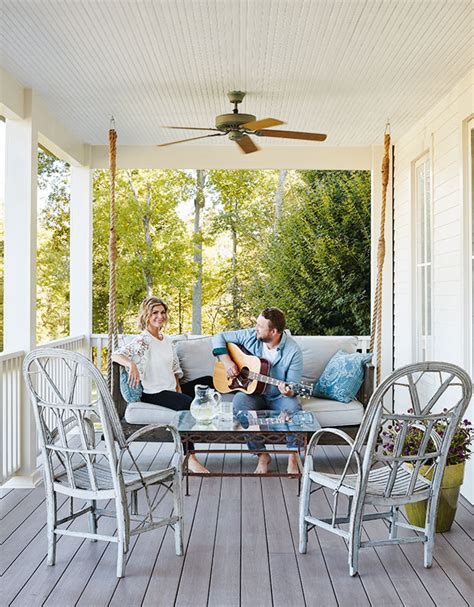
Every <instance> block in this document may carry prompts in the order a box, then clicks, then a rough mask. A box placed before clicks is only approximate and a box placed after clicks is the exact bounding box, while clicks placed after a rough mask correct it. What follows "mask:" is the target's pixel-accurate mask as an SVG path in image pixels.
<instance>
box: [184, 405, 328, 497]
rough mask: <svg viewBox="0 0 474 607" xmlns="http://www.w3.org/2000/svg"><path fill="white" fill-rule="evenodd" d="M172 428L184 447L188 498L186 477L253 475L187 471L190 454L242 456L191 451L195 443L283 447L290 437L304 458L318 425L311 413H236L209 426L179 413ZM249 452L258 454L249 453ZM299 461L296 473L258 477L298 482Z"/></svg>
mask: <svg viewBox="0 0 474 607" xmlns="http://www.w3.org/2000/svg"><path fill="white" fill-rule="evenodd" d="M176 426H177V428H178V431H179V433H180V435H181V440H182V442H183V446H185V447H186V456H185V459H184V466H183V475H184V476H185V477H186V495H189V477H190V476H254V473H253V472H226V471H221V472H212V471H211V472H209V474H204V473H198V472H191V471H190V470H189V469H188V466H187V461H188V458H189V456H190V455H191V454H192V453H242V450H241V449H195V448H194V444H195V443H205V444H216V443H217V444H231V445H242V444H245V443H247V442H248V441H249V440H252V439H255V437H256V436H258V437H259V439H261V440H263V442H264V443H265V444H271V445H285V447H286V442H287V437H288V436H294V438H295V443H296V449H297V451H298V453H299V454H300V455H303V456H304V455H305V453H306V446H307V444H308V436H311V435H312V434H313V433H314V432H316V430H319V429H320V427H321V426H320V425H319V422H318V421H317V419H316V417H315V415H314V414H312V413H308V412H304V411H298V412H297V413H296V414H293V415H291V414H286V413H279V412H277V411H248V412H239V413H238V414H237V415H234V416H233V418H232V419H228V420H222V419H220V418H215V419H214V420H212V422H211V423H208V424H203V423H198V422H197V421H196V420H195V419H194V417H193V416H192V415H191V413H190V412H189V411H180V412H179V414H178V418H177V421H176ZM249 453H257V454H258V453H261V451H250V450H249ZM279 453H295V449H289V448H287V447H286V448H281V449H276V450H274V451H272V452H271V454H272V455H273V454H279ZM298 461H299V469H300V471H299V474H297V475H295V474H288V473H287V472H280V471H278V470H271V471H269V472H267V473H266V474H262V475H259V476H287V477H291V478H295V477H296V478H298V490H299V481H300V478H301V473H302V471H303V467H302V464H301V459H300V458H298Z"/></svg>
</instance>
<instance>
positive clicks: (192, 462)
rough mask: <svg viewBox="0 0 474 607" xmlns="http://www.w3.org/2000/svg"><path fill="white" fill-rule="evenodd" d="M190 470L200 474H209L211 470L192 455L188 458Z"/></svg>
mask: <svg viewBox="0 0 474 607" xmlns="http://www.w3.org/2000/svg"><path fill="white" fill-rule="evenodd" d="M188 470H190V471H191V472H196V473H198V474H209V470H208V469H207V468H205V467H204V466H203V465H202V464H201V462H200V461H199V460H198V458H197V457H196V456H195V455H194V454H193V455H190V456H189V458H188Z"/></svg>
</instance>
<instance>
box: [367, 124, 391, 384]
mask: <svg viewBox="0 0 474 607" xmlns="http://www.w3.org/2000/svg"><path fill="white" fill-rule="evenodd" d="M389 172H390V124H389V123H387V128H386V129H385V135H384V156H383V160H382V211H381V214H380V236H379V244H378V249H377V282H376V287H375V301H374V311H373V316H372V327H371V331H370V351H371V352H373V351H374V342H375V340H376V339H377V349H376V362H375V368H376V383H377V385H378V384H379V383H380V379H381V373H382V289H383V282H382V276H383V264H384V260H385V215H386V209H387V186H388V176H389Z"/></svg>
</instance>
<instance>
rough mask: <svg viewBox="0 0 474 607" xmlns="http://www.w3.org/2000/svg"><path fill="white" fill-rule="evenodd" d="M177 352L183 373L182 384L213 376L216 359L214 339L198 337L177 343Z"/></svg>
mask: <svg viewBox="0 0 474 607" xmlns="http://www.w3.org/2000/svg"><path fill="white" fill-rule="evenodd" d="M176 352H177V353H178V358H179V362H180V365H181V369H182V371H183V377H182V379H181V381H182V383H186V382H188V381H191V380H192V379H197V378H198V377H203V376H204V375H212V371H213V370H214V362H215V358H214V356H213V355H212V337H197V338H196V339H193V338H191V339H186V340H184V341H178V342H177V343H176Z"/></svg>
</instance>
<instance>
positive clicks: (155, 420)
mask: <svg viewBox="0 0 474 607" xmlns="http://www.w3.org/2000/svg"><path fill="white" fill-rule="evenodd" d="M176 417H177V412H176V411H174V410H173V409H168V408H167V407H162V406H161V405H153V404H152V403H142V402H138V403H129V404H128V405H127V408H126V409H125V421H126V422H127V423H129V424H145V425H146V424H176Z"/></svg>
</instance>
